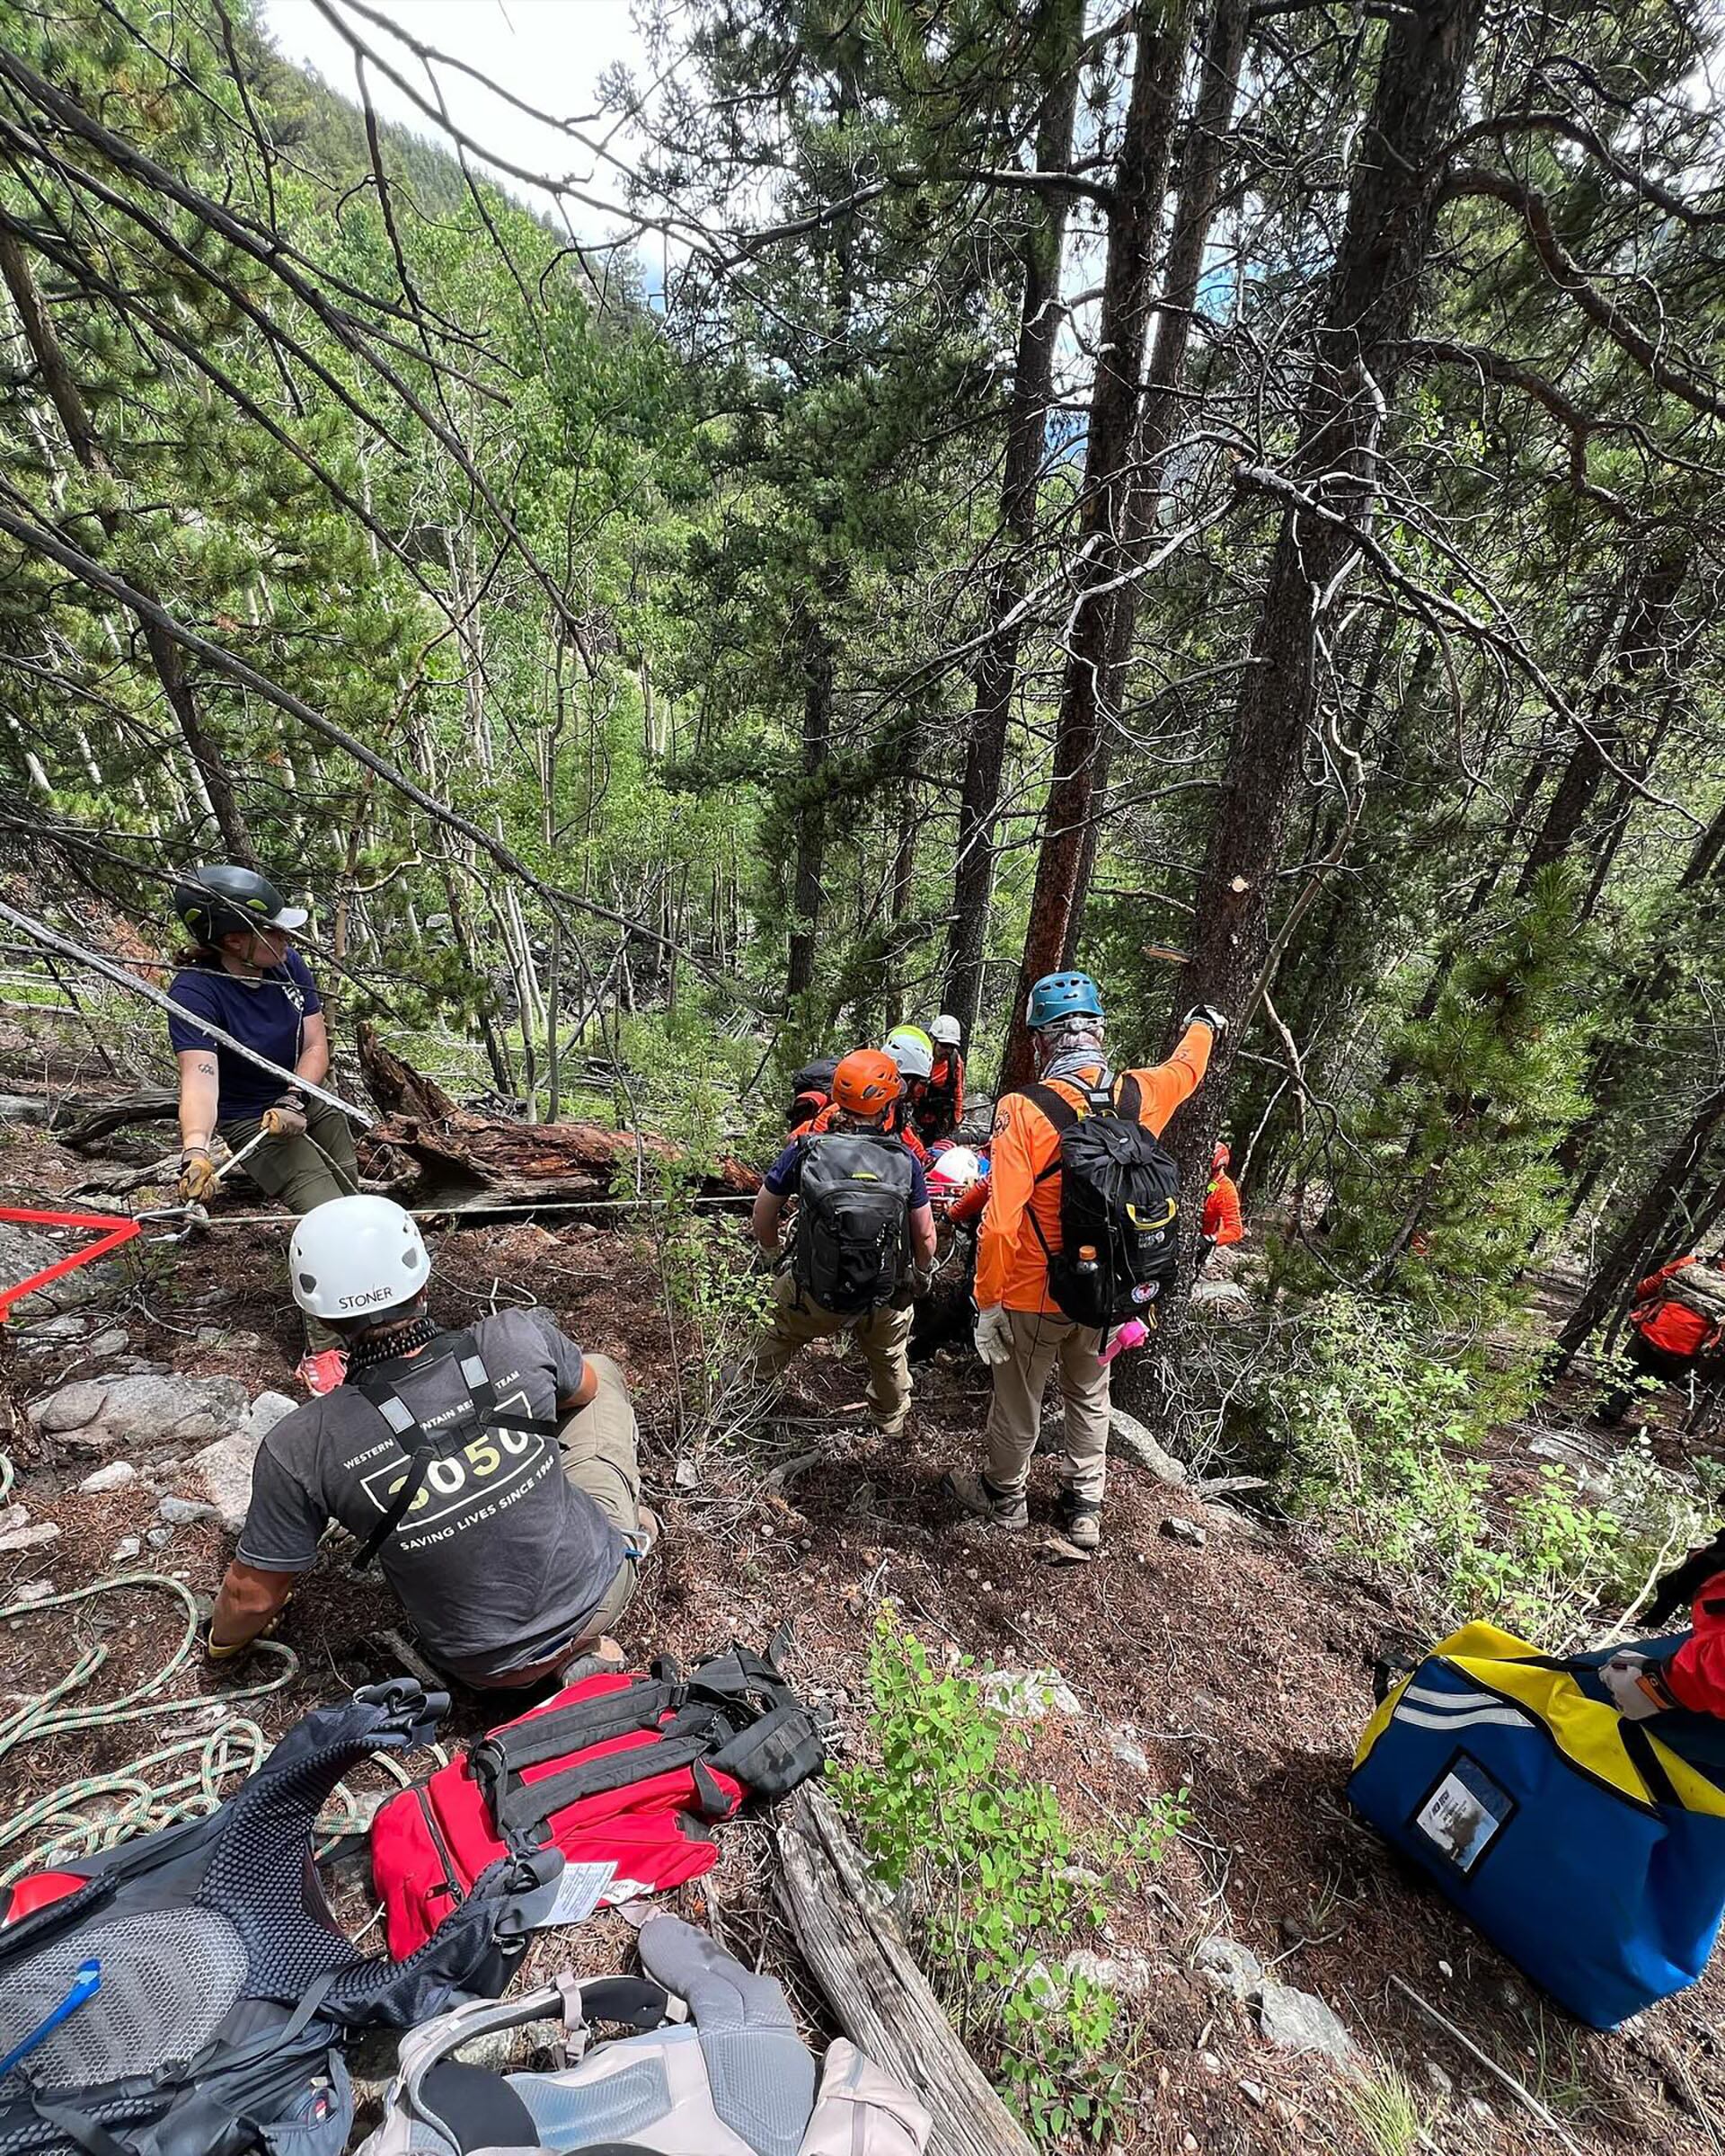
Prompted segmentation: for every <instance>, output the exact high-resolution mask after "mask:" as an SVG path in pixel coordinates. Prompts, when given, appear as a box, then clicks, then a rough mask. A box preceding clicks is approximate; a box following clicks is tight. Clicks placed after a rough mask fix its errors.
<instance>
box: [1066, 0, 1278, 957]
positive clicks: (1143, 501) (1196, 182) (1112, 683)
mask: <svg viewBox="0 0 1725 2156" xmlns="http://www.w3.org/2000/svg"><path fill="white" fill-rule="evenodd" d="M1250 15H1251V7H1250V4H1249V0H1217V4H1216V13H1215V14H1214V15H1213V16H1212V17H1211V19H1210V34H1209V38H1208V40H1207V43H1206V46H1205V50H1204V57H1203V60H1202V63H1201V65H1200V71H1199V90H1198V102H1197V104H1196V106H1195V107H1194V109H1193V112H1192V117H1191V122H1190V126H1189V127H1188V128H1187V131H1186V146H1185V149H1184V151H1183V153H1182V154H1181V163H1180V177H1179V183H1178V187H1177V190H1176V193H1175V199H1174V216H1173V224H1172V227H1171V229H1170V231H1169V234H1168V260H1167V263H1166V266H1165V268H1164V270H1163V279H1162V296H1161V297H1160V298H1159V299H1158V301H1157V302H1156V331H1155V336H1154V340H1152V343H1151V347H1150V367H1149V371H1148V373H1147V374H1146V376H1145V389H1144V410H1143V412H1142V414H1141V415H1140V417H1139V420H1138V443H1137V455H1136V463H1137V472H1136V473H1135V474H1134V477H1133V481H1132V486H1131V490H1130V493H1129V495H1128V502H1127V511H1126V551H1127V552H1128V555H1129V556H1130V558H1131V559H1132V560H1133V561H1142V560H1143V558H1144V551H1145V548H1146V544H1147V543H1148V542H1149V540H1150V537H1151V535H1152V534H1153V533H1154V531H1155V529H1156V526H1157V525H1158V523H1159V522H1160V520H1161V516H1162V499H1163V481H1164V478H1165V475H1166V469H1167V463H1168V452H1169V451H1170V449H1171V448H1172V446H1173V441H1174V430H1175V428H1176V426H1177V425H1178V423H1179V420H1180V397H1179V394H1178V392H1179V389H1180V385H1181V378H1182V377H1183V376H1184V375H1185V372H1186V355H1187V351H1188V349H1190V344H1191V340H1192V317H1193V313H1194V311H1195V309H1196V307H1197V305H1198V294H1199V284H1200V282H1201V280H1202V277H1203V271H1204V250H1205V248H1206V246H1207V243H1208V242H1209V236H1210V227H1211V225H1213V224H1214V222H1215V220H1216V206H1217V202H1218V199H1219V197H1220V193H1221V184H1222V171H1223V165H1224V163H1225V158H1226V155H1227V146H1228V131H1229V128H1231V126H1232V124H1233V120H1234V99H1235V98H1236V97H1237V95H1238V94H1239V89H1240V68H1241V64H1242V62H1243V59H1244V58H1245V51H1246V29H1247V23H1248V21H1249V19H1250ZM1138 593H1139V586H1138V584H1137V582H1136V581H1134V582H1132V583H1130V584H1124V585H1122V586H1121V587H1120V588H1119V590H1118V591H1117V592H1116V593H1115V594H1114V595H1113V606H1112V616H1113V618H1112V620H1111V622H1110V625H1109V639H1108V659H1107V663H1106V666H1105V667H1104V668H1103V677H1102V686H1101V696H1100V701H1101V710H1102V714H1103V721H1104V722H1103V725H1102V728H1101V731H1100V733H1099V736H1098V739H1097V743H1096V766H1095V773H1094V778H1093V786H1094V798H1095V800H1097V801H1098V802H1102V801H1105V800H1107V797H1108V782H1109V774H1110V770H1111V768H1112V765H1113V761H1114V747H1115V741H1116V738H1117V729H1116V728H1114V727H1111V726H1110V725H1109V724H1108V723H1107V722H1108V721H1109V720H1118V719H1119V714H1120V712H1121V711H1123V709H1124V708H1125V703H1126V695H1125V690H1126V675H1127V668H1128V666H1129V665H1130V663H1131V658H1132V639H1133V635H1134V633H1135V632H1136V631H1137V622H1138ZM1101 827H1102V817H1101V813H1100V811H1096V810H1092V814H1091V817H1090V819H1089V821H1088V822H1087V823H1086V825H1085V826H1084V846H1083V850H1082V853H1081V856H1080V860H1079V864H1078V873H1077V877H1076V879H1075V883H1074V886H1073V894H1072V903H1071V906H1070V908H1069V911H1068V916H1067V921H1066V941H1065V943H1064V945H1063V946H1062V950H1061V954H1060V963H1061V965H1062V966H1063V967H1066V968H1071V967H1073V966H1075V965H1076V964H1077V961H1078V941H1079V937H1080V935H1081V933H1082V932H1083V929H1084V907H1085V905H1086V903H1087V902H1088V900H1089V897H1090V887H1091V883H1092V879H1094V876H1095V873H1096V850H1097V845H1098V843H1099V840H1100V836H1101Z"/></svg>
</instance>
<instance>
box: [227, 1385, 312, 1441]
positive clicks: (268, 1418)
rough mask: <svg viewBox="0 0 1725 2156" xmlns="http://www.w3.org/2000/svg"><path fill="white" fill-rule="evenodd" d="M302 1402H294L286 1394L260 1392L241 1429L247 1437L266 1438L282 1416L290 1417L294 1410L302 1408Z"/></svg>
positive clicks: (290, 1396) (289, 1395) (303, 1403)
mask: <svg viewBox="0 0 1725 2156" xmlns="http://www.w3.org/2000/svg"><path fill="white" fill-rule="evenodd" d="M304 1405H305V1402H304V1401H299V1400H295V1399H294V1398H293V1397H292V1395H291V1394H289V1393H287V1392H260V1393H259V1394H258V1397H257V1398H256V1399H255V1400H254V1401H252V1411H251V1413H250V1414H249V1415H247V1417H246V1418H245V1421H244V1424H243V1427H242V1435H243V1436H247V1437H260V1438H261V1437H267V1436H269V1435H270V1431H271V1430H273V1429H274V1428H275V1427H276V1425H277V1424H278V1423H279V1421H280V1420H281V1418H282V1417H283V1416H284V1415H291V1414H292V1413H293V1411H294V1409H296V1408H299V1407H304Z"/></svg>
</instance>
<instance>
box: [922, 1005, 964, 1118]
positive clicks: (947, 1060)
mask: <svg viewBox="0 0 1725 2156" xmlns="http://www.w3.org/2000/svg"><path fill="white" fill-rule="evenodd" d="M928 1037H929V1039H930V1040H931V1041H932V1042H933V1048H934V1057H933V1063H932V1065H930V1067H929V1073H928V1076H927V1077H926V1078H925V1079H924V1082H923V1089H922V1093H921V1095H920V1097H919V1098H918V1100H917V1101H916V1135H917V1136H918V1137H919V1138H921V1139H922V1141H923V1143H924V1144H925V1145H937V1144H939V1143H940V1141H941V1140H942V1138H950V1137H951V1135H952V1134H953V1132H954V1131H955V1130H957V1128H958V1127H959V1125H960V1123H962V1122H963V1120H964V1057H963V1056H961V1055H960V1053H959V1038H960V1027H959V1021H958V1020H957V1019H956V1018H953V1017H952V1016H951V1014H950V1013H949V1012H944V1011H942V1013H941V1015H940V1016H939V1017H938V1018H937V1019H936V1020H935V1021H934V1023H933V1025H932V1026H931V1027H930V1028H929V1029H928Z"/></svg>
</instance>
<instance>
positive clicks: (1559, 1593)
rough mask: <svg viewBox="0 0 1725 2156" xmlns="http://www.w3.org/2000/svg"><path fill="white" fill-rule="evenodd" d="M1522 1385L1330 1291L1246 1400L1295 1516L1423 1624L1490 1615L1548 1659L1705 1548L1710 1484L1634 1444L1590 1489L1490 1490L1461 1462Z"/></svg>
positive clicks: (1402, 1313)
mask: <svg viewBox="0 0 1725 2156" xmlns="http://www.w3.org/2000/svg"><path fill="white" fill-rule="evenodd" d="M1533 1383H1534V1381H1533V1373H1532V1371H1531V1369H1518V1370H1511V1371H1509V1372H1508V1373H1505V1372H1499V1371H1493V1370H1491V1369H1489V1368H1487V1367H1486V1366H1484V1365H1483V1362H1482V1358H1481V1357H1480V1356H1478V1355H1477V1354H1474V1353H1470V1352H1467V1351H1462V1352H1457V1351H1455V1349H1453V1348H1451V1347H1447V1346H1446V1344H1445V1342H1444V1341H1443V1340H1442V1339H1433V1338H1431V1337H1430V1336H1429V1332H1428V1330H1426V1329H1425V1327H1424V1325H1423V1324H1422V1321H1421V1320H1420V1316H1419V1314H1418V1313H1417V1312H1415V1311H1414V1310H1412V1309H1411V1307H1410V1306H1409V1305H1407V1304H1405V1303H1373V1302H1369V1301H1367V1299H1366V1298H1365V1297H1363V1296H1359V1295H1355V1294H1345V1293H1344V1294H1331V1295H1327V1296H1324V1297H1323V1298H1321V1299H1320V1300H1318V1301H1316V1302H1314V1303H1310V1304H1308V1305H1306V1306H1305V1308H1304V1309H1303V1310H1301V1311H1300V1312H1299V1313H1298V1314H1297V1315H1296V1317H1295V1318H1294V1319H1293V1320H1292V1321H1290V1322H1288V1323H1287V1325H1285V1326H1283V1327H1282V1328H1280V1329H1279V1330H1278V1332H1277V1334H1276V1335H1275V1336H1274V1337H1273V1339H1272V1341H1271V1343H1270V1353H1269V1356H1266V1357H1265V1358H1263V1359H1262V1360H1261V1362H1260V1363H1259V1365H1257V1366H1256V1367H1255V1369H1254V1370H1253V1371H1252V1373H1251V1374H1250V1376H1249V1378H1248V1380H1247V1381H1246V1383H1245V1385H1244V1387H1243V1397H1244V1401H1245V1404H1246V1405H1247V1408H1248V1409H1249V1411H1250V1412H1251V1414H1252V1417H1253V1418H1254V1420H1255V1422H1256V1424H1257V1426H1258V1435H1259V1437H1260V1441H1261V1442H1262V1441H1263V1440H1264V1439H1265V1438H1266V1437H1268V1438H1269V1440H1270V1441H1271V1443H1272V1445H1273V1447H1274V1450H1275V1452H1276V1454H1277V1458H1276V1462H1275V1465H1276V1468H1277V1471H1278V1485H1279V1488H1280V1490H1281V1494H1282V1497H1283V1500H1284V1502H1285V1503H1286V1504H1287V1507H1288V1509H1289V1511H1290V1512H1291V1513H1293V1514H1295V1515H1296V1516H1299V1517H1303V1518H1305V1519H1308V1520H1311V1521H1313V1522H1314V1523H1320V1524H1322V1525H1323V1528H1324V1529H1325V1531H1326V1532H1327V1533H1329V1534H1330V1535H1331V1537H1332V1538H1333V1541H1334V1542H1335V1544H1336V1546H1337V1547H1339V1548H1340V1549H1341V1550H1343V1551H1347V1552H1348V1553H1349V1554H1350V1555H1352V1556H1355V1557H1357V1558H1359V1559H1361V1560H1364V1561H1366V1562H1367V1563H1368V1564H1369V1565H1370V1566H1371V1567H1372V1568H1374V1569H1375V1570H1376V1571H1377V1572H1378V1573H1379V1574H1380V1575H1382V1576H1384V1577H1392V1578H1394V1579H1396V1580H1397V1581H1398V1582H1399V1583H1400V1584H1401V1585H1402V1586H1403V1587H1404V1588H1407V1589H1409V1590H1411V1592H1412V1593H1413V1595H1415V1597H1416V1598H1417V1599H1418V1600H1420V1602H1421V1603H1422V1604H1423V1605H1424V1607H1425V1608H1426V1610H1427V1611H1428V1612H1429V1615H1430V1617H1431V1620H1432V1621H1433V1622H1434V1623H1435V1624H1440V1625H1448V1624H1452V1623H1454V1622H1456V1621H1460V1620H1462V1619H1464V1618H1468V1617H1485V1618H1490V1619H1491V1620H1493V1621H1496V1622H1498V1623H1500V1624H1503V1625H1505V1626H1507V1627H1508V1628H1510V1629H1512V1630H1520V1631H1524V1632H1527V1633H1529V1634H1531V1635H1533V1636H1535V1637H1536V1638H1538V1639H1540V1640H1541V1642H1542V1644H1544V1645H1545V1646H1547V1647H1548V1648H1552V1649H1553V1650H1556V1649H1557V1648H1559V1647H1560V1645H1561V1644H1563V1643H1565V1642H1566V1641H1570V1640H1573V1639H1579V1638H1581V1637H1584V1636H1586V1634H1587V1633H1588V1631H1589V1630H1597V1622H1596V1621H1595V1620H1596V1617H1597V1612H1598V1611H1600V1610H1601V1609H1614V1610H1621V1609H1623V1608H1626V1607H1627V1606H1628V1605H1629V1604H1630V1603H1631V1602H1632V1600H1633V1598H1634V1597H1635V1596H1636V1595H1638V1594H1639V1593H1640V1592H1641V1589H1642V1588H1643V1587H1644V1586H1646V1584H1647V1583H1648V1580H1649V1579H1650V1577H1651V1576H1652V1575H1653V1574H1654V1573H1655V1572H1657V1571H1658V1570H1659V1569H1661V1568H1663V1566H1664V1565H1666V1564H1669V1563H1671V1562H1673V1561H1675V1560H1676V1558H1677V1557H1680V1556H1681V1555H1682V1554H1683V1552H1684V1551H1685V1550H1686V1549H1687V1548H1689V1546H1690V1545H1691V1543H1692V1542H1696V1541H1699V1540H1701V1539H1703V1530H1704V1527H1705V1524H1706V1521H1707V1518H1708V1515H1709V1512H1710V1509H1711V1507H1712V1500H1713V1499H1714V1498H1715V1497H1716V1496H1717V1494H1718V1491H1717V1489H1716V1487H1715V1484H1716V1482H1717V1480H1718V1477H1715V1478H1714V1480H1713V1481H1712V1482H1710V1481H1709V1480H1707V1479H1706V1478H1705V1476H1704V1475H1697V1476H1694V1477H1692V1478H1690V1479H1688V1480H1685V1479H1682V1478H1679V1477H1677V1476H1675V1475H1672V1474H1670V1473H1669V1472H1668V1471H1666V1470H1665V1469H1663V1468H1661V1467H1660V1466H1659V1464H1658V1462H1656V1461H1655V1460H1654V1459H1653V1457H1652V1454H1651V1453H1650V1451H1649V1449H1648V1447H1647V1445H1646V1442H1645V1440H1642V1441H1641V1443H1640V1444H1639V1445H1630V1446H1629V1447H1628V1448H1626V1450H1625V1451H1624V1453H1623V1455H1622V1456H1621V1457H1620V1458H1619V1459H1618V1461H1617V1462H1615V1463H1614V1466H1613V1469H1612V1471H1611V1474H1610V1477H1609V1479H1608V1480H1606V1483H1605V1484H1604V1486H1603V1487H1602V1488H1597V1489H1592V1488H1589V1487H1588V1486H1587V1478H1586V1477H1585V1475H1584V1474H1583V1473H1582V1472H1581V1471H1579V1470H1577V1469H1574V1468H1570V1467H1567V1466H1564V1465H1561V1464H1560V1463H1558V1462H1546V1463H1544V1464H1543V1465H1542V1466H1541V1467H1540V1469H1539V1471H1538V1474H1537V1476H1536V1478H1535V1483H1534V1486H1533V1488H1532V1489H1521V1490H1518V1491H1516V1492H1514V1493H1513V1494H1508V1495H1502V1494H1500V1493H1499V1490H1498V1489H1496V1488H1495V1487H1494V1478H1493V1473H1492V1470H1491V1466H1490V1465H1489V1464H1488V1462H1485V1461H1483V1460H1481V1459H1478V1458H1475V1457H1473V1456H1472V1455H1473V1454H1475V1453H1476V1452H1477V1450H1478V1448H1479V1445H1480V1443H1481V1441H1482V1438H1483V1437H1484V1436H1485V1435H1486V1434H1487V1432H1488V1431H1489V1430H1490V1429H1491V1428H1492V1427H1494V1426H1495V1425H1496V1424H1498V1423H1499V1422H1503V1421H1508V1420H1511V1419H1514V1418H1515V1417H1516V1416H1517V1414H1518V1413H1519V1412H1520V1411H1521V1410H1522V1409H1523V1408H1524V1407H1525V1404H1526V1400H1527V1398H1528V1395H1529V1393H1530V1392H1531V1391H1532V1390H1533Z"/></svg>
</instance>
